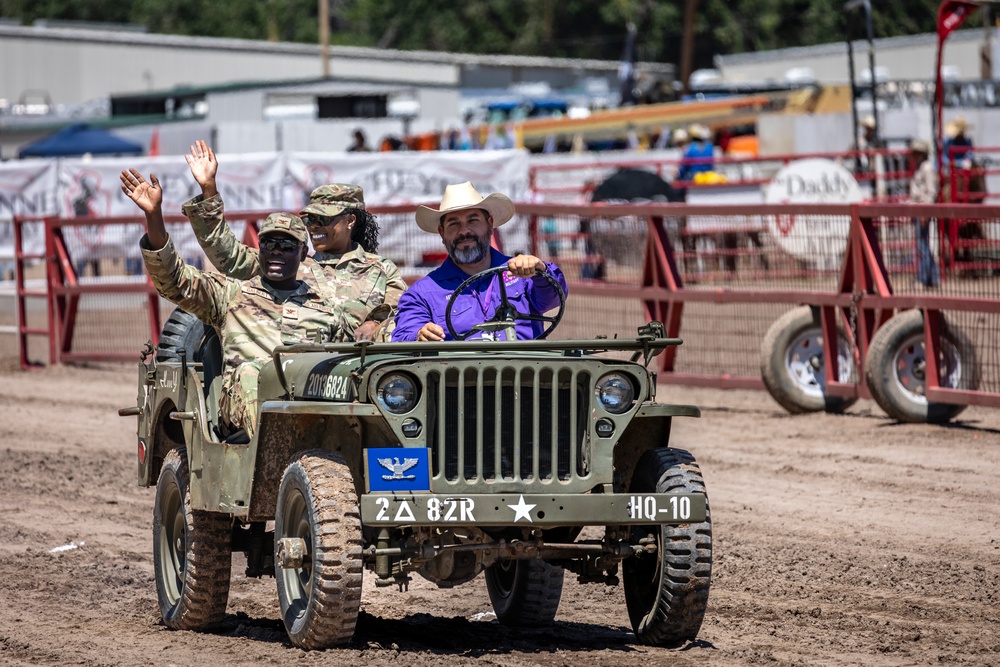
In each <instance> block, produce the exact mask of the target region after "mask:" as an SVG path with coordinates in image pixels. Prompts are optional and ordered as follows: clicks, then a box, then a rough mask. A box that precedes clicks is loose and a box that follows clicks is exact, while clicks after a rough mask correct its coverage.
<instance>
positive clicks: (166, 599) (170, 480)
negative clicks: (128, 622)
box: [153, 447, 232, 630]
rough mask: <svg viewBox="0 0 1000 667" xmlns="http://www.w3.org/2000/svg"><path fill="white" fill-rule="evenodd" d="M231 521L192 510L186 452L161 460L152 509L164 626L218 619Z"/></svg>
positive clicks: (189, 626)
mask: <svg viewBox="0 0 1000 667" xmlns="http://www.w3.org/2000/svg"><path fill="white" fill-rule="evenodd" d="M231 569H232V520H231V519H230V518H229V517H228V516H226V515H224V514H219V513H216V512H202V511H195V510H192V509H191V493H190V488H189V477H188V468H187V453H186V452H185V450H184V448H183V447H181V448H177V449H172V450H171V451H170V452H169V453H167V455H166V457H165V458H164V460H163V468H161V470H160V477H159V480H158V481H157V483H156V501H155V505H154V507H153V570H154V572H155V576H156V596H157V598H158V599H159V603H160V613H161V614H162V615H163V623H164V624H165V625H166V626H167V627H170V628H173V629H175V630H200V629H203V628H206V627H209V626H211V625H213V624H215V623H218V622H219V621H220V620H222V617H223V616H224V615H225V613H226V604H227V602H228V601H229V576H230V572H231Z"/></svg>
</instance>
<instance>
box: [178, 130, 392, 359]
mask: <svg viewBox="0 0 1000 667" xmlns="http://www.w3.org/2000/svg"><path fill="white" fill-rule="evenodd" d="M185 158H186V159H187V162H188V165H189V166H190V168H191V174H192V175H193V176H194V178H195V180H196V181H197V182H198V185H200V186H201V196H200V197H195V198H193V199H191V200H190V201H188V202H187V203H185V204H184V207H183V210H184V214H185V215H186V216H187V217H188V220H190V221H191V226H192V227H193V228H194V231H195V236H197V237H198V242H199V243H200V244H201V247H202V248H203V249H204V251H205V254H206V255H207V256H208V259H209V261H210V262H212V264H213V265H214V266H215V268H216V269H218V270H219V271H221V272H222V273H224V274H226V275H227V276H230V277H233V278H240V279H247V278H251V277H253V276H255V275H257V274H259V273H260V261H259V259H258V254H257V250H256V248H250V247H247V246H245V245H243V244H242V243H240V241H239V240H238V239H237V238H236V235H235V234H233V232H232V230H231V229H230V228H229V225H227V224H226V220H225V215H224V210H223V204H222V198H221V197H220V196H219V192H218V189H217V188H216V182H215V175H216V172H217V171H218V166H219V164H218V161H217V160H216V158H215V153H214V152H213V151H212V149H211V148H210V147H209V146H208V145H207V144H206V143H205V142H204V141H197V142H195V144H194V145H193V146H192V147H191V154H190V155H186V156H185ZM299 215H301V216H302V218H303V220H304V222H305V223H306V225H307V226H308V228H309V232H310V236H311V238H312V242H313V248H314V249H315V251H316V252H315V254H314V255H313V256H312V257H311V258H310V257H307V258H306V259H305V261H303V262H302V265H301V267H300V272H299V278H300V279H301V280H304V281H306V282H316V283H322V282H328V283H329V284H330V285H331V288H333V289H336V290H337V291H338V293H339V294H341V295H342V296H343V297H344V299H343V306H342V307H343V309H344V318H345V326H346V328H347V331H348V332H349V333H351V334H352V335H353V337H354V338H355V339H357V340H367V339H372V338H380V339H386V340H387V339H388V334H389V333H391V329H392V321H393V320H392V315H393V314H394V313H395V309H396V304H397V302H398V301H399V297H400V295H401V294H402V293H403V291H404V290H405V289H406V283H405V282H403V279H402V277H401V276H400V274H399V269H398V268H397V267H396V265H395V264H394V263H393V262H392V260H390V259H386V258H384V257H380V256H379V255H377V254H376V251H377V250H378V225H377V223H376V222H375V218H374V216H373V215H372V214H371V213H369V212H368V211H367V210H366V209H365V198H364V193H363V192H362V190H361V188H360V187H358V186H357V185H345V184H332V185H322V186H320V187H318V188H316V189H315V190H313V191H312V194H311V195H310V197H309V204H308V205H307V206H306V207H305V208H304V209H302V211H301V212H300V214H299Z"/></svg>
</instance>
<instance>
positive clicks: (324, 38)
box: [317, 0, 330, 79]
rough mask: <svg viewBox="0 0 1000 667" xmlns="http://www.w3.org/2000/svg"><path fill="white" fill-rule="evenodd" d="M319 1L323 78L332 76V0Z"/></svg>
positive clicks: (320, 52) (320, 55) (320, 53)
mask: <svg viewBox="0 0 1000 667" xmlns="http://www.w3.org/2000/svg"><path fill="white" fill-rule="evenodd" d="M317 2H318V3H319V12H318V13H319V57H320V58H321V59H322V60H323V68H322V72H323V78H324V79H329V78H330V0H317Z"/></svg>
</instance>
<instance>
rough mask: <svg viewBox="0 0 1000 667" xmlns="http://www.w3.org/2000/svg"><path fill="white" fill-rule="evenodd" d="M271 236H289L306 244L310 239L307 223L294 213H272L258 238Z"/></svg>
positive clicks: (261, 228)
mask: <svg viewBox="0 0 1000 667" xmlns="http://www.w3.org/2000/svg"><path fill="white" fill-rule="evenodd" d="M271 234H288V235H289V236H291V237H292V238H294V239H295V240H296V241H298V242H299V243H305V242H306V241H307V240H308V239H309V232H307V231H306V225H305V223H304V222H302V218H300V217H299V216H297V215H295V214H294V213H272V214H271V215H269V216H267V218H265V220H264V224H263V225H261V226H260V233H259V234H258V235H257V236H258V238H264V237H265V236H269V235H271Z"/></svg>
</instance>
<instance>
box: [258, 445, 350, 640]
mask: <svg viewBox="0 0 1000 667" xmlns="http://www.w3.org/2000/svg"><path fill="white" fill-rule="evenodd" d="M361 547H362V538H361V515H360V513H359V510H358V497H357V494H356V493H355V491H354V482H353V480H352V478H351V472H350V470H349V469H348V467H347V464H346V463H344V461H343V459H342V458H340V457H339V456H338V455H336V454H333V453H330V452H324V451H310V452H304V453H303V454H301V455H300V456H299V457H298V458H297V459H296V460H294V461H292V463H291V464H289V466H288V467H287V468H285V473H284V475H283V476H282V478H281V486H280V488H279V489H278V506H277V511H276V512H275V518H274V551H275V554H274V563H275V579H276V580H277V583H278V601H279V602H280V604H281V617H282V620H283V621H284V623H285V630H287V632H288V638H289V639H291V641H292V644H294V645H295V646H297V647H299V648H303V649H322V648H328V647H330V646H336V645H338V644H346V643H348V642H350V641H351V638H352V637H354V629H355V626H356V625H357V622H358V611H359V609H360V607H361V580H362V563H361Z"/></svg>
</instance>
